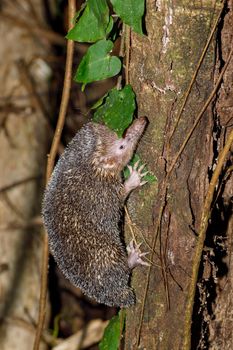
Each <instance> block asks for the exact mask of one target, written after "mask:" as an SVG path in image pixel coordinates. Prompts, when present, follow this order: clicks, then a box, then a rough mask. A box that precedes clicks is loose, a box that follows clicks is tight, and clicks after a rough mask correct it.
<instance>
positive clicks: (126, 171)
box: [123, 153, 158, 183]
mask: <svg viewBox="0 0 233 350" xmlns="http://www.w3.org/2000/svg"><path fill="white" fill-rule="evenodd" d="M138 160H139V164H138V167H140V166H141V165H142V164H144V163H143V162H142V160H141V159H140V157H139V155H138V154H137V153H136V154H135V155H134V156H133V158H132V159H131V161H130V162H129V165H131V166H134V164H135V163H136V162H137V161H138ZM146 171H148V168H147V167H146V166H145V168H144V170H143V172H146ZM123 176H124V179H125V180H126V179H128V177H129V169H128V167H127V166H126V167H125V169H124V170H123ZM143 181H148V182H149V183H152V182H155V181H158V179H157V177H156V176H155V175H154V174H153V173H151V172H149V173H148V174H147V175H145V176H144V177H143Z"/></svg>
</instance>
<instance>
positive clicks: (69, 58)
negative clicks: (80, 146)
mask: <svg viewBox="0 0 233 350" xmlns="http://www.w3.org/2000/svg"><path fill="white" fill-rule="evenodd" d="M75 11H76V1H75V0H69V1H68V23H69V28H71V27H72V26H73V25H72V19H73V18H74V16H75ZM73 52H74V42H73V41H72V40H68V42H67V52H66V66H65V76H64V85H63V91H62V98H61V105H60V111H59V116H58V122H57V126H56V130H55V134H54V137H53V142H52V146H51V149H50V153H49V155H48V161H47V169H46V183H48V181H49V178H50V176H51V174H52V171H53V168H54V163H55V158H56V155H57V150H58V146H59V142H60V139H61V133H62V129H63V126H64V123H65V116H66V112H67V108H68V103H69V97H70V87H71V81H72V65H73ZM48 259H49V247H48V234H47V232H44V236H43V257H42V266H41V287H40V301H39V318H38V325H37V329H36V336H35V340H34V346H33V350H38V349H39V346H40V339H41V334H42V331H43V327H44V321H45V315H46V299H47V284H48Z"/></svg>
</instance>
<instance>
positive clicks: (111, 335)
mask: <svg viewBox="0 0 233 350" xmlns="http://www.w3.org/2000/svg"><path fill="white" fill-rule="evenodd" d="M121 322H124V316H123V317H120V313H119V314H118V315H117V316H114V317H113V318H112V319H111V320H110V322H109V324H108V325H107V327H106V328H105V331H104V335H103V339H102V340H101V342H100V343H99V350H118V349H119V345H120V340H121V330H122V329H123V325H122V324H121Z"/></svg>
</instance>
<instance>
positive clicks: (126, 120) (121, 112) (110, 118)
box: [93, 85, 135, 137]
mask: <svg viewBox="0 0 233 350" xmlns="http://www.w3.org/2000/svg"><path fill="white" fill-rule="evenodd" d="M134 110H135V94H134V92H133V90H132V87H131V86H130V85H126V86H125V87H124V89H122V90H117V89H116V88H114V89H112V90H111V91H110V92H109V95H108V96H107V98H106V100H105V103H104V105H102V106H101V107H99V108H98V109H97V111H96V112H95V114H94V118H93V120H94V121H96V122H104V124H106V125H107V126H108V127H109V128H110V129H112V130H114V131H115V132H116V133H117V135H118V136H119V137H121V136H122V134H123V132H124V130H125V129H126V128H127V127H128V126H129V125H130V124H131V123H132V120H133V114H134Z"/></svg>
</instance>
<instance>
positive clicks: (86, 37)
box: [66, 0, 113, 43]
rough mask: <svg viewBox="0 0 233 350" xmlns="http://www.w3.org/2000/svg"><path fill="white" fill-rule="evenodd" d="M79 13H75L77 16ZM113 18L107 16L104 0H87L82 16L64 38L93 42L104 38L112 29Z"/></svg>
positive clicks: (107, 9)
mask: <svg viewBox="0 0 233 350" xmlns="http://www.w3.org/2000/svg"><path fill="white" fill-rule="evenodd" d="M78 15H79V13H78V14H77V15H76V17H78ZM112 27H113V19H112V17H110V18H109V8H108V5H107V2H106V0H87V2H86V6H85V9H84V11H83V13H82V16H81V17H80V18H79V20H78V22H77V23H76V24H75V26H74V27H73V28H72V29H71V30H70V31H69V32H68V34H67V36H66V38H67V39H71V40H75V41H80V42H89V43H93V42H96V41H97V40H100V39H104V38H106V35H107V34H108V33H109V32H110V31H111V30H112Z"/></svg>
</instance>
